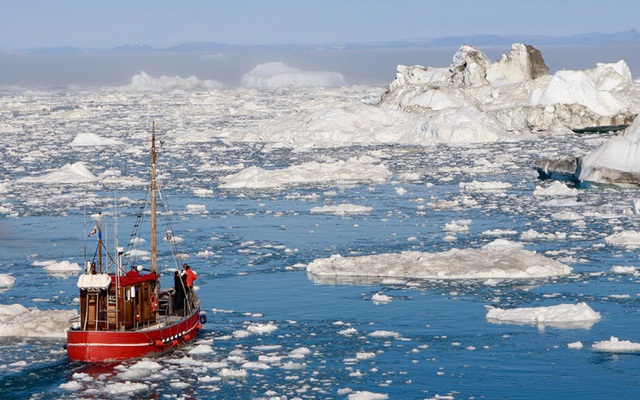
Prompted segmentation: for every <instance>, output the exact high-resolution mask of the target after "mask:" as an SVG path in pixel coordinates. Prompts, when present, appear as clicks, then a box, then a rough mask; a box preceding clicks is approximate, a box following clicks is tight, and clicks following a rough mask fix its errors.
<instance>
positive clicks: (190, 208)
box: [185, 204, 207, 214]
mask: <svg viewBox="0 0 640 400" xmlns="http://www.w3.org/2000/svg"><path fill="white" fill-rule="evenodd" d="M185 208H186V209H187V213H189V214H205V213H206V212H207V206H205V205H204V204H187V205H186V207H185Z"/></svg>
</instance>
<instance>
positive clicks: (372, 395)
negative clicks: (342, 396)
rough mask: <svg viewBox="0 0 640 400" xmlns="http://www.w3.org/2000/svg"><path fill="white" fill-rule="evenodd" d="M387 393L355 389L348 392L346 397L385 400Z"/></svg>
mask: <svg viewBox="0 0 640 400" xmlns="http://www.w3.org/2000/svg"><path fill="white" fill-rule="evenodd" d="M388 398H389V395H387V394H383V393H374V392H369V391H367V390H362V391H357V392H353V393H349V395H348V396H347V399H349V400H386V399H388Z"/></svg>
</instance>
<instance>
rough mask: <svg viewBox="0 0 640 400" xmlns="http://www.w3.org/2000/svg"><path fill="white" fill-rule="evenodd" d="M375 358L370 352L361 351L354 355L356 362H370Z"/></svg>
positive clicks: (374, 354)
mask: <svg viewBox="0 0 640 400" xmlns="http://www.w3.org/2000/svg"><path fill="white" fill-rule="evenodd" d="M375 356H376V353H373V352H370V351H363V352H358V353H356V358H357V359H358V360H370V359H372V358H374V357H375Z"/></svg>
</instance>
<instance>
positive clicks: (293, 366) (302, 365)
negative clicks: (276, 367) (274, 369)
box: [280, 361, 307, 371]
mask: <svg viewBox="0 0 640 400" xmlns="http://www.w3.org/2000/svg"><path fill="white" fill-rule="evenodd" d="M306 366H307V365H306V364H305V363H297V362H293V361H288V362H286V363H284V364H282V366H280V368H282V369H285V370H289V371H293V370H299V369H304V368H306Z"/></svg>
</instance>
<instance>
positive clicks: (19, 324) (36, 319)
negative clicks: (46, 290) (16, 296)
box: [0, 304, 78, 338]
mask: <svg viewBox="0 0 640 400" xmlns="http://www.w3.org/2000/svg"><path fill="white" fill-rule="evenodd" d="M77 316H78V312H77V311H76V310H40V309H37V308H30V309H28V308H26V307H24V306H23V305H20V304H12V305H0V337H7V336H12V337H49V338H64V337H66V336H67V329H68V328H69V320H70V319H72V318H75V317H77Z"/></svg>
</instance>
